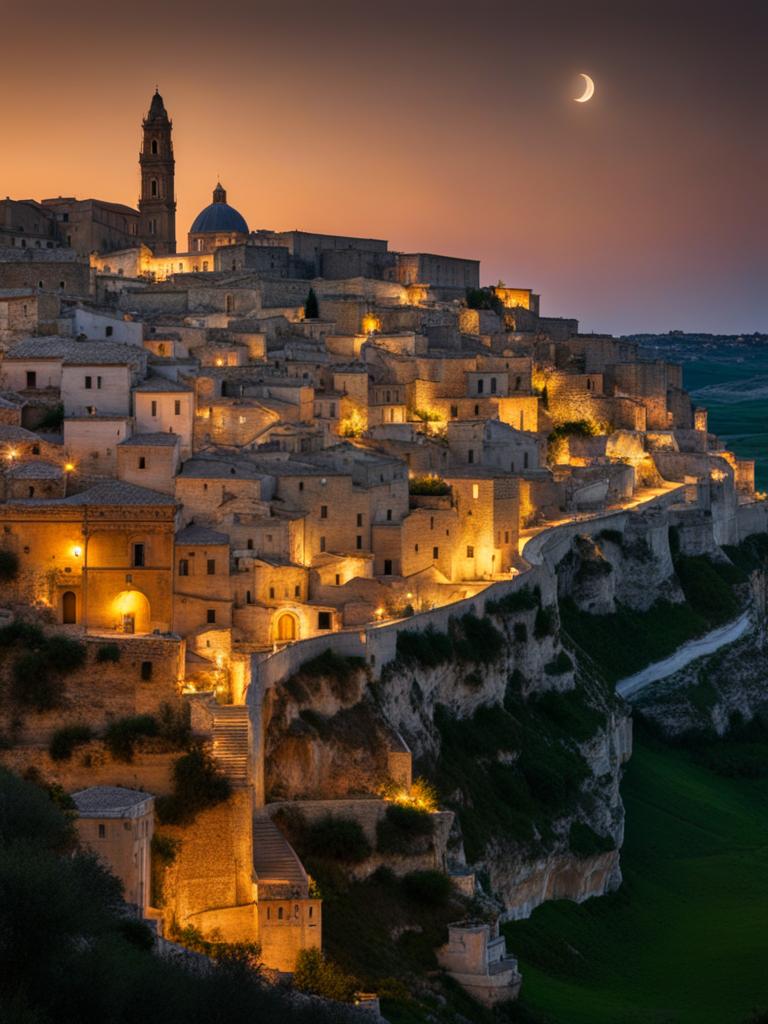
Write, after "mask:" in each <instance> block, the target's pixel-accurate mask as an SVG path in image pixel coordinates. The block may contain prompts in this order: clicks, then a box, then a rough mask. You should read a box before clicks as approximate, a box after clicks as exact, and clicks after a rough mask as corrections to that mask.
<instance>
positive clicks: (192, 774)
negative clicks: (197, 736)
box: [155, 747, 232, 825]
mask: <svg viewBox="0 0 768 1024" xmlns="http://www.w3.org/2000/svg"><path fill="white" fill-rule="evenodd" d="M231 791H232V787H231V786H230V784H229V780H228V779H227V778H225V777H224V776H223V775H220V774H219V772H218V771H217V769H216V765H215V763H214V761H213V759H212V758H211V757H210V756H208V755H207V754H206V753H205V752H204V751H203V750H202V749H201V748H200V747H195V748H194V749H193V750H190V751H189V753H188V754H185V755H184V756H183V757H180V758H179V759H178V760H177V761H176V763H175V764H174V766H173V793H172V794H171V795H170V796H161V797H158V798H157V800H156V802H155V808H156V810H157V817H158V819H159V820H160V821H161V822H162V823H163V824H166V825H185V824H188V823H189V822H190V821H193V820H194V819H195V817H196V815H197V814H199V813H200V811H203V810H205V809H206V808H207V807H215V806H216V804H219V803H221V802H222V801H224V800H226V799H227V798H228V797H229V795H230V793H231Z"/></svg>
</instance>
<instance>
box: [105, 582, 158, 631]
mask: <svg viewBox="0 0 768 1024" xmlns="http://www.w3.org/2000/svg"><path fill="white" fill-rule="evenodd" d="M112 605H113V608H114V613H115V616H114V617H115V620H116V627H117V629H119V630H120V631H121V632H123V633H148V632H149V625H150V608H149V599H148V598H147V596H146V594H142V592H141V591H140V590H122V591H121V592H120V593H119V594H118V595H117V597H116V598H115V600H114V601H113V602H112Z"/></svg>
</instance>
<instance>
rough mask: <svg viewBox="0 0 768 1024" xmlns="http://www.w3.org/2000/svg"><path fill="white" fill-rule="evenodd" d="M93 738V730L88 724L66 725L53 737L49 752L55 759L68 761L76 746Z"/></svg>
mask: <svg viewBox="0 0 768 1024" xmlns="http://www.w3.org/2000/svg"><path fill="white" fill-rule="evenodd" d="M92 738H93V732H92V731H91V728H90V726H88V725H65V726H64V727H63V728H62V729H57V730H56V732H55V733H54V734H53V736H52V737H51V742H50V744H49V746H48V753H49V754H50V755H51V757H52V758H53V760H54V761H68V760H69V759H70V757H72V752H73V751H74V750H75V748H76V747H79V746H81V745H82V744H83V743H88V741H89V740H91V739H92Z"/></svg>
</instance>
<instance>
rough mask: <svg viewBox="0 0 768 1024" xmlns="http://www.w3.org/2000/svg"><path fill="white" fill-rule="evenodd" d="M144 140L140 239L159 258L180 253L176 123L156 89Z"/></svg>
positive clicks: (146, 119)
mask: <svg viewBox="0 0 768 1024" xmlns="http://www.w3.org/2000/svg"><path fill="white" fill-rule="evenodd" d="M142 128H143V130H144V138H143V142H142V147H141V153H139V167H140V169H141V195H140V196H139V240H140V241H142V242H144V243H145V244H146V245H148V246H149V247H150V249H151V250H152V251H153V253H154V254H155V255H156V256H166V255H168V253H173V252H176V197H175V195H174V189H173V174H174V166H175V163H176V161H175V160H174V159H173V141H172V139H171V131H172V128H173V122H172V121H171V120H170V118H169V117H168V113H167V111H166V109H165V104H164V103H163V97H162V96H161V95H160V93H159V92H158V91H157V90H155V95H154V96H153V97H152V103H151V104H150V107H149V113H148V114H147V116H146V117H145V118H144V120H143V122H142Z"/></svg>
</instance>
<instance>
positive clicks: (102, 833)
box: [99, 823, 107, 839]
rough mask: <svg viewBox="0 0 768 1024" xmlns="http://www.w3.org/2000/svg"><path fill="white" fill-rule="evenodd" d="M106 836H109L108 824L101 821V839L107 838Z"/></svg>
mask: <svg viewBox="0 0 768 1024" xmlns="http://www.w3.org/2000/svg"><path fill="white" fill-rule="evenodd" d="M106 838H107V826H106V825H102V824H101V823H100V824H99V839H106Z"/></svg>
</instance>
